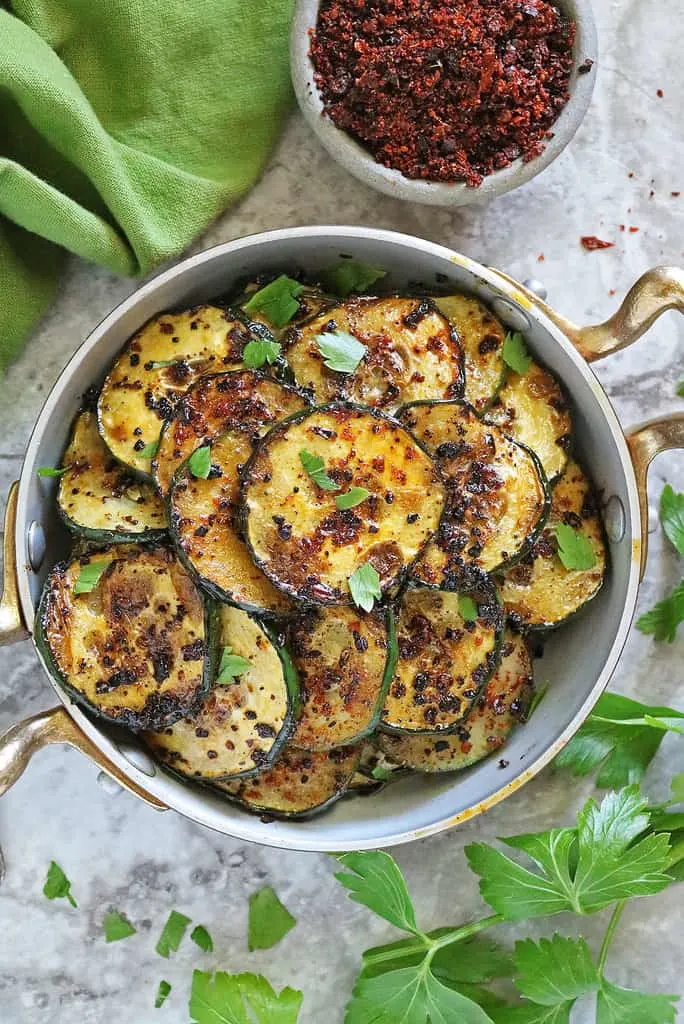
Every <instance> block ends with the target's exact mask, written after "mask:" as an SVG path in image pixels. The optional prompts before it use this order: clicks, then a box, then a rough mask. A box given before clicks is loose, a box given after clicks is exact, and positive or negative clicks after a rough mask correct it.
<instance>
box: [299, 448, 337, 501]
mask: <svg viewBox="0 0 684 1024" xmlns="http://www.w3.org/2000/svg"><path fill="white" fill-rule="evenodd" d="M299 461H300V462H301V464H302V466H303V467H304V469H305V471H306V472H307V473H308V474H309V476H310V477H311V479H312V480H313V482H314V483H315V484H316V486H317V487H320V488H321V490H322V491H339V487H338V486H337V484H336V483H335V481H334V480H331V479H330V477H329V476H328V474H327V473H326V471H325V462H324V461H323V459H322V458H321V456H320V455H312V454H311V452H307V451H306V449H305V448H302V450H301V451H300V453H299Z"/></svg>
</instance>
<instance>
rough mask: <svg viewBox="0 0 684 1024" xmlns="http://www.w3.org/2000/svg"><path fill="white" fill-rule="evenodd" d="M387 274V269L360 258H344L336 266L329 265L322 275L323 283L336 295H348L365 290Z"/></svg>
mask: <svg viewBox="0 0 684 1024" xmlns="http://www.w3.org/2000/svg"><path fill="white" fill-rule="evenodd" d="M384 276H385V271H384V270H381V269H380V268H379V267H372V266H371V265H370V264H369V263H362V262H361V261H360V260H343V261H342V262H341V263H338V264H337V266H335V267H328V269H327V270H324V271H323V274H322V275H321V282H322V284H323V285H324V286H325V287H326V288H327V289H328V291H331V292H333V293H334V294H335V295H342V296H347V295H350V294H351V293H352V292H363V291H365V290H366V289H367V288H370V286H371V285H372V284H375V282H376V281H379V280H380V278H382V277H384Z"/></svg>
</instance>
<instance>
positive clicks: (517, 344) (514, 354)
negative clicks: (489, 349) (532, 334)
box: [501, 331, 532, 374]
mask: <svg viewBox="0 0 684 1024" xmlns="http://www.w3.org/2000/svg"><path fill="white" fill-rule="evenodd" d="M501 354H502V356H503V361H504V363H506V365H507V366H510V368H511V370H515V372H516V373H521V374H522V373H527V371H528V370H529V368H530V363H531V362H532V356H531V355H530V353H529V352H528V351H527V345H526V344H525V342H524V340H523V336H522V334H520V333H519V331H513V332H511V331H509V332H508V334H507V335H506V339H505V341H504V343H503V349H502V350H501Z"/></svg>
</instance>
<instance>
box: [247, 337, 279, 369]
mask: <svg viewBox="0 0 684 1024" xmlns="http://www.w3.org/2000/svg"><path fill="white" fill-rule="evenodd" d="M279 355H280V345H279V344H278V342H277V341H269V339H268V338H259V340H258V341H248V342H247V344H246V345H245V348H244V351H243V353H242V361H243V363H244V364H245V366H246V367H248V369H250V370H258V369H259V367H260V366H263V365H264V363H268V364H269V366H270V365H271V363H275V361H276V359H277V358H278V356H279Z"/></svg>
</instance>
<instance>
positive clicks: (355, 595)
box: [349, 562, 382, 612]
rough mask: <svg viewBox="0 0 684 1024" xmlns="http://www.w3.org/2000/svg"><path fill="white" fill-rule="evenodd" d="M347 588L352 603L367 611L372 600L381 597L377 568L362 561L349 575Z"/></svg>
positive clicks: (371, 604) (371, 605) (370, 606)
mask: <svg viewBox="0 0 684 1024" xmlns="http://www.w3.org/2000/svg"><path fill="white" fill-rule="evenodd" d="M349 590H350V591H351V596H352V601H353V602H354V604H355V605H356V606H357V607H358V608H363V610H364V612H369V611H370V610H371V608H372V607H373V602H374V601H379V600H380V598H381V597H382V590H381V589H380V576H379V575H378V571H377V569H376V568H375V567H374V566H373V565H371V563H370V562H364V564H363V565H360V566H359V568H358V569H357V570H356V571H355V572H353V573H352V574H351V576H350V577H349Z"/></svg>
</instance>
